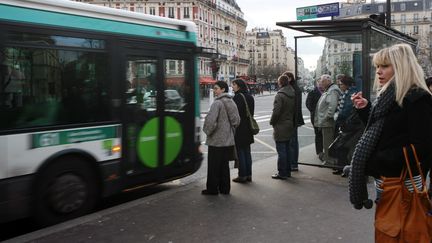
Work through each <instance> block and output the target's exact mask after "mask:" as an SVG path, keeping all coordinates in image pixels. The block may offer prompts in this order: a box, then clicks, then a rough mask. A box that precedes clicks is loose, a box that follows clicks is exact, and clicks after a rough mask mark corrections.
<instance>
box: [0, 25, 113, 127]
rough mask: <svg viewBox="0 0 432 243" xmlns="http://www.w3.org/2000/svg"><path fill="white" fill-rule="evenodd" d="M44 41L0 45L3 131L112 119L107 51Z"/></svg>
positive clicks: (0, 93)
mask: <svg viewBox="0 0 432 243" xmlns="http://www.w3.org/2000/svg"><path fill="white" fill-rule="evenodd" d="M22 35H23V36H28V34H22ZM16 36H17V34H14V37H15V39H13V40H14V41H16V40H17V39H18V38H16ZM36 37H38V36H36ZM36 37H35V38H36ZM22 39H24V38H22ZM27 39H28V38H27ZM75 39H77V38H75ZM18 40H19V39H18ZM18 43H21V42H19V41H18ZM23 43H27V41H23ZM34 43H39V42H36V41H35V42H34ZM43 43H44V47H43V48H42V47H37V45H36V46H35V47H14V46H6V47H3V48H1V49H0V53H1V55H2V58H1V59H2V60H1V69H0V71H1V73H0V81H1V82H0V117H4V118H6V119H1V121H0V130H3V129H14V128H31V127H38V126H51V125H61V124H74V123H87V122H98V121H107V120H109V119H110V112H109V110H110V109H109V100H110V99H109V94H110V89H109V83H108V79H107V70H106V66H107V59H108V58H107V55H106V54H105V53H103V52H86V51H83V50H80V51H75V50H63V49H50V48H47V47H46V42H45V41H43ZM101 107H104V108H105V109H101Z"/></svg>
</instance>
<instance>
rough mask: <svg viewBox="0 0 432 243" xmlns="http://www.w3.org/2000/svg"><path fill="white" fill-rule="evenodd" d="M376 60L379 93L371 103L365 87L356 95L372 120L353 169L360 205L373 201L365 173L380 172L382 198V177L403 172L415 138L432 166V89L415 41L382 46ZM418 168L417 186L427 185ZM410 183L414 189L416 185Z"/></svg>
mask: <svg viewBox="0 0 432 243" xmlns="http://www.w3.org/2000/svg"><path fill="white" fill-rule="evenodd" d="M373 64H374V65H375V67H376V75H375V84H374V85H375V88H376V91H377V95H378V96H377V99H376V100H375V101H373V103H372V104H371V103H370V102H369V101H368V100H366V99H365V98H363V97H362V94H361V92H359V93H356V94H354V95H353V96H352V97H351V99H352V101H353V104H354V107H355V108H356V109H357V112H358V113H359V115H360V118H361V119H362V121H363V122H364V123H365V124H366V129H365V131H364V133H363V135H362V137H361V138H360V140H359V142H358V144H357V145H356V148H355V151H354V155H353V158H352V171H351V174H350V185H349V186H350V201H351V203H352V204H353V205H354V207H355V208H357V209H361V208H362V207H363V206H365V207H368V208H369V206H371V205H367V204H369V203H370V200H368V193H367V188H366V180H365V175H367V176H373V177H374V178H375V182H376V189H377V190H376V191H377V200H376V202H377V203H378V204H379V200H380V198H381V195H382V193H383V188H381V184H382V179H381V178H382V177H399V176H400V175H401V172H402V169H403V167H404V165H405V159H404V155H403V150H402V148H403V147H404V146H409V145H410V144H414V146H415V148H416V150H417V153H418V156H419V159H420V161H421V162H422V169H424V170H427V169H428V168H430V167H431V161H432V156H431V155H432V153H431V152H430V148H431V147H430V146H431V144H432V129H431V124H432V98H431V91H430V90H429V89H428V88H427V86H426V84H425V82H424V74H423V71H422V69H421V67H420V65H419V64H418V63H417V58H416V56H415V55H414V52H413V50H412V48H411V46H409V45H406V44H397V45H394V46H391V47H388V48H385V49H382V50H381V51H379V52H377V53H376V54H375V55H374V58H373ZM414 172H416V176H415V179H416V180H415V181H416V182H420V183H416V187H421V180H419V177H420V175H419V173H418V172H417V171H416V170H414ZM408 184H410V183H408ZM407 189H408V190H410V191H413V190H414V188H413V186H412V185H411V188H409V187H408V186H407ZM384 190H386V189H384ZM366 202H368V203H366ZM411 233H412V232H411Z"/></svg>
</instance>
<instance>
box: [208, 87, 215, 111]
mask: <svg viewBox="0 0 432 243" xmlns="http://www.w3.org/2000/svg"><path fill="white" fill-rule="evenodd" d="M209 92H210V93H209V107H210V106H211V104H213V101H214V95H213V89H210V90H209Z"/></svg>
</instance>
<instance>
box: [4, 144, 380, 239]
mask: <svg viewBox="0 0 432 243" xmlns="http://www.w3.org/2000/svg"><path fill="white" fill-rule="evenodd" d="M311 153H314V146H313V145H309V146H306V147H304V148H302V149H301V150H300V158H306V157H307V156H309V159H310V160H314V159H316V158H315V157H316V156H310V154H311ZM276 159H277V158H276V157H271V158H268V159H265V160H261V161H256V162H254V164H253V182H252V183H248V184H237V183H232V184H231V185H232V189H231V195H228V196H226V195H218V196H203V195H201V193H200V192H201V190H202V189H203V188H204V187H205V179H202V180H199V181H197V182H194V183H191V184H189V185H187V186H175V185H172V184H171V186H172V187H173V188H172V189H170V190H167V191H164V192H161V193H158V194H155V195H151V196H148V197H145V198H141V199H138V200H135V201H132V202H129V203H125V204H122V205H119V206H116V207H113V208H110V209H107V210H103V211H99V212H96V213H94V214H91V215H88V216H85V217H81V218H79V219H75V220H71V221H69V222H65V223H63V224H59V225H56V226H53V227H50V228H46V229H42V230H39V231H37V232H34V233H30V234H27V235H23V236H21V237H18V238H15V239H11V240H10V242H28V241H33V242H92V243H97V242H101V243H102V242H122V243H126V242H145V241H149V242H188V243H189V242H200V243H201V242H266V243H267V242H331V243H334V242H350V243H355V242H359V243H365V242H373V214H374V210H364V209H363V210H355V209H353V208H352V206H351V205H350V203H349V201H348V187H347V185H348V182H347V179H346V178H342V177H340V176H335V175H333V174H332V173H331V170H330V169H325V168H318V167H314V166H304V165H300V167H299V169H300V171H299V172H293V174H292V175H293V177H292V178H289V179H288V180H286V181H281V180H274V179H271V178H270V176H271V174H272V173H274V172H275V169H276ZM231 172H232V176H234V175H235V174H237V171H236V170H232V171H231ZM169 184H170V183H168V184H167V185H169ZM371 187H372V185H370V188H369V189H370V190H371V189H372V188H371Z"/></svg>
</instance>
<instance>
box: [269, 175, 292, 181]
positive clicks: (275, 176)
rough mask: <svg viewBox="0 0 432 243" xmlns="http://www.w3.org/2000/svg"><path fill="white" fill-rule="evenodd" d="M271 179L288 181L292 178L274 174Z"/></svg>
mask: <svg viewBox="0 0 432 243" xmlns="http://www.w3.org/2000/svg"><path fill="white" fill-rule="evenodd" d="M271 177H272V178H273V179H278V180H286V179H287V178H288V177H291V176H281V175H279V174H274V175H272V176H271Z"/></svg>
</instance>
